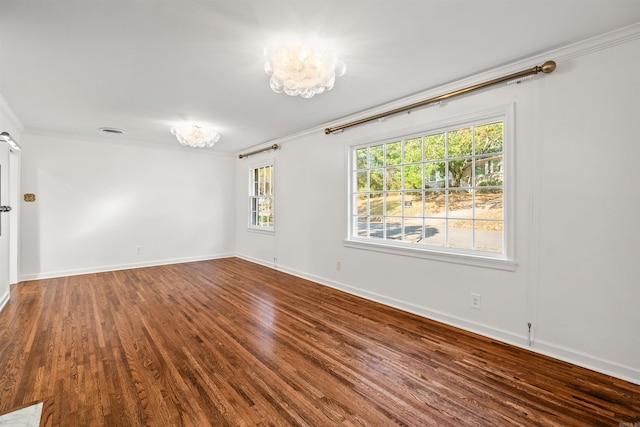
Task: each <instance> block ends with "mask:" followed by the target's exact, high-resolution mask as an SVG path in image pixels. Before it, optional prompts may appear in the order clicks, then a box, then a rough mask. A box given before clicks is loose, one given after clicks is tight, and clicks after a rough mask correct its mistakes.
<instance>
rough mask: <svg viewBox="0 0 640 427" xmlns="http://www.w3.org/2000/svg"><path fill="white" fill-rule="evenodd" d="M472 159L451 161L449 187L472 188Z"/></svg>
mask: <svg viewBox="0 0 640 427" xmlns="http://www.w3.org/2000/svg"><path fill="white" fill-rule="evenodd" d="M472 164H473V162H472V159H471V158H467V159H458V160H449V161H448V162H447V165H448V168H449V178H450V180H449V186H450V187H470V186H471V173H472Z"/></svg>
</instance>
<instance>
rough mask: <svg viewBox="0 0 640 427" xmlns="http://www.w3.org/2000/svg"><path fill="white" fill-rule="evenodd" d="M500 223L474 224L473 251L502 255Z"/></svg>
mask: <svg viewBox="0 0 640 427" xmlns="http://www.w3.org/2000/svg"><path fill="white" fill-rule="evenodd" d="M502 228H503V223H502V221H476V222H475V240H476V242H475V243H476V245H475V250H477V251H483V252H495V253H502V251H503V244H502V241H503V233H502Z"/></svg>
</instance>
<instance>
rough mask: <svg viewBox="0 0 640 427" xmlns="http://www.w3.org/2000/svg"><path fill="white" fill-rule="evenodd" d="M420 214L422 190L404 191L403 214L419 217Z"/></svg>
mask: <svg viewBox="0 0 640 427" xmlns="http://www.w3.org/2000/svg"><path fill="white" fill-rule="evenodd" d="M422 215H423V213H422V192H421V191H407V192H406V193H404V216H416V217H421V216H422Z"/></svg>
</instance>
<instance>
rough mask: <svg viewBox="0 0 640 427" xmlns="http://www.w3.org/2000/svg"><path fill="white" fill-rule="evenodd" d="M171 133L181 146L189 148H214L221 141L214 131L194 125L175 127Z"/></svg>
mask: <svg viewBox="0 0 640 427" xmlns="http://www.w3.org/2000/svg"><path fill="white" fill-rule="evenodd" d="M171 133H172V134H174V135H175V136H176V138H177V139H178V142H179V143H180V144H182V145H186V146H188V147H197V148H205V147H213V145H214V144H215V143H216V142H218V140H219V139H220V134H219V133H218V132H216V131H214V130H213V129H211V128H207V127H203V126H200V125H193V124H192V125H185V126H176V127H173V128H171Z"/></svg>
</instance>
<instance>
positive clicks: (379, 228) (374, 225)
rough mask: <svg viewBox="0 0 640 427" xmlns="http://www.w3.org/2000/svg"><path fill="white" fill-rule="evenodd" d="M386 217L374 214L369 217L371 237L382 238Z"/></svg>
mask: <svg viewBox="0 0 640 427" xmlns="http://www.w3.org/2000/svg"><path fill="white" fill-rule="evenodd" d="M383 227H384V219H383V218H382V217H381V216H372V217H370V218H369V237H376V238H379V239H382V237H383Z"/></svg>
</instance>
